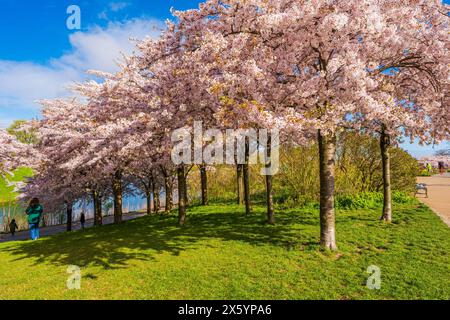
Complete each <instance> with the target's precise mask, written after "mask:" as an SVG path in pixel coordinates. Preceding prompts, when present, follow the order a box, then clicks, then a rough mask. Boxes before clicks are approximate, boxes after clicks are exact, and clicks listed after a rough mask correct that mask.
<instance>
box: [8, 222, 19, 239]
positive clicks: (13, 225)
mask: <svg viewBox="0 0 450 320" xmlns="http://www.w3.org/2000/svg"><path fill="white" fill-rule="evenodd" d="M16 229H17V230H18V229H19V226H18V225H17V223H16V219H12V220H11V223H10V224H9V232H11V236H13V237H14V234H15V233H16Z"/></svg>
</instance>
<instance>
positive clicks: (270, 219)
mask: <svg viewBox="0 0 450 320" xmlns="http://www.w3.org/2000/svg"><path fill="white" fill-rule="evenodd" d="M266 148H267V151H266V154H267V159H266V169H269V168H270V166H271V164H270V162H269V159H270V157H271V153H272V139H271V136H270V135H268V139H267V145H266ZM272 180H273V176H272V175H271V174H268V172H266V202H267V223H269V224H275V211H274V206H273V189H272Z"/></svg>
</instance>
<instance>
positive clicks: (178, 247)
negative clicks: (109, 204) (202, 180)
mask: <svg viewBox="0 0 450 320" xmlns="http://www.w3.org/2000/svg"><path fill="white" fill-rule="evenodd" d="M219 212H220V213H203V214H194V215H192V216H190V217H188V222H187V225H185V226H183V227H179V226H177V220H176V217H175V216H173V215H171V216H147V217H143V218H139V219H136V220H132V221H126V222H124V223H123V224H121V225H119V226H114V225H107V226H103V227H100V228H93V229H89V230H85V231H77V232H73V233H72V234H67V233H64V234H58V235H54V236H52V237H48V238H42V239H40V240H38V241H34V242H30V241H27V242H21V243H15V244H14V245H12V246H7V247H6V248H5V249H4V251H6V252H8V253H10V254H11V255H12V256H13V261H18V260H23V259H31V260H32V261H33V263H34V265H40V264H52V265H70V264H74V265H77V266H80V267H86V266H100V267H103V268H104V269H119V268H127V266H128V265H129V264H130V260H145V261H150V260H156V259H157V255H158V254H161V253H169V254H171V255H174V256H177V255H179V254H180V252H182V251H185V250H191V249H195V248H200V247H205V246H210V247H214V246H213V245H212V244H211V243H209V242H208V241H207V240H208V239H218V240H220V241H239V242H245V243H248V244H251V245H257V246H263V245H264V246H267V245H269V246H279V247H283V248H285V249H286V250H289V249H290V248H292V246H293V245H295V244H296V243H297V244H301V245H302V246H305V245H309V246H316V245H318V240H319V239H318V231H319V225H318V218H313V217H311V215H310V214H302V213H291V214H289V215H279V216H278V220H277V224H276V225H275V226H271V225H267V224H265V223H264V222H263V220H262V217H261V214H258V213H255V214H253V215H249V216H243V215H242V214H239V213H235V212H223V209H222V210H219ZM313 219H315V220H316V221H315V226H316V229H317V230H315V229H311V226H309V225H310V224H312V220H313ZM293 224H295V225H296V226H295V228H293V227H292V225H293Z"/></svg>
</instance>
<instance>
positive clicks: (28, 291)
mask: <svg viewBox="0 0 450 320" xmlns="http://www.w3.org/2000/svg"><path fill="white" fill-rule="evenodd" d="M254 209H255V214H254V215H252V216H248V217H245V216H244V215H243V214H242V208H238V207H237V206H233V205H229V206H219V205H217V206H210V207H208V208H193V209H192V210H191V211H190V212H191V213H190V216H189V220H188V225H187V226H185V227H183V228H180V227H177V226H176V217H175V216H170V217H159V216H151V217H144V218H141V219H138V220H134V221H129V222H126V223H124V224H123V225H121V226H104V227H102V228H100V229H97V230H88V231H85V232H74V233H73V234H60V235H56V236H53V237H51V238H44V239H40V240H39V241H37V242H28V241H27V242H17V243H3V244H0V275H1V276H0V288H1V289H0V299H1V298H8V299H9V298H19V299H34V298H41V299H55V298H63V299H66V298H69V299H311V298H315V299H391V298H394V299H449V298H450V279H449V277H448V275H449V274H450V257H449V252H450V229H449V228H447V226H445V225H444V224H443V223H442V222H441V221H440V220H439V218H437V217H436V216H435V215H434V214H433V213H432V212H431V211H430V210H429V209H427V208H426V207H425V206H423V205H420V204H414V205H408V206H406V205H404V206H397V207H396V211H395V218H394V223H392V224H391V225H385V224H381V223H379V222H378V216H379V212H378V211H374V210H359V211H340V212H338V215H337V216H338V217H337V235H338V242H339V243H338V245H339V249H340V251H339V252H337V253H329V252H321V251H320V250H319V248H318V245H317V241H318V234H319V227H318V214H317V211H308V210H305V209H303V210H301V209H298V210H291V211H289V212H286V211H285V212H282V213H278V216H277V219H278V220H277V225H276V226H269V225H265V224H263V223H261V221H262V216H263V214H264V208H263V207H255V208H254ZM69 264H75V265H78V266H80V267H81V268H82V275H83V278H82V283H81V287H82V289H81V290H68V289H66V279H67V277H68V274H67V273H66V269H67V266H68V265H69ZM369 265H377V266H379V267H380V268H381V273H382V274H381V277H382V284H381V290H369V289H367V288H366V286H365V283H366V279H367V277H368V274H367V273H366V270H367V267H368V266H369Z"/></svg>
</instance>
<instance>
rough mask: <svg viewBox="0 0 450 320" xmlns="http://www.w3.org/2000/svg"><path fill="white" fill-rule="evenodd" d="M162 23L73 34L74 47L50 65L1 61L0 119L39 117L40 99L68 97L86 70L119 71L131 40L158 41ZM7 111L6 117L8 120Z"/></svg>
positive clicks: (119, 25)
mask: <svg viewBox="0 0 450 320" xmlns="http://www.w3.org/2000/svg"><path fill="white" fill-rule="evenodd" d="M161 26H162V22H161V21H158V20H151V19H135V20H130V21H127V22H124V23H117V22H116V23H109V25H108V26H107V27H106V28H101V27H98V26H95V27H92V28H90V29H89V30H88V31H87V32H76V33H73V34H72V35H71V36H70V38H69V40H70V44H71V46H72V49H71V51H70V52H67V53H66V54H64V55H63V56H61V57H59V58H53V59H50V61H49V63H48V64H45V65H42V64H36V63H33V62H16V61H7V60H0V117H1V119H2V120H1V121H2V126H4V125H5V119H6V118H7V119H8V120H7V121H8V122H11V120H12V119H15V118H16V117H15V116H14V115H15V114H19V112H18V111H19V110H20V116H18V117H17V118H23V114H24V111H26V110H28V111H29V114H30V116H29V118H31V117H33V116H35V115H36V113H37V110H38V107H39V106H38V105H36V104H35V103H34V101H35V100H37V99H44V98H49V99H51V98H55V97H62V96H65V95H68V94H69V93H68V92H67V91H66V88H67V86H68V85H69V84H71V83H72V82H73V81H81V80H84V79H86V78H87V75H86V73H85V72H86V70H89V69H97V70H102V71H107V72H114V71H116V70H117V65H116V62H115V61H117V60H119V59H120V58H121V54H120V52H123V53H125V54H130V53H132V51H133V50H134V44H133V43H132V42H130V40H129V39H130V38H137V39H143V38H145V37H146V36H150V37H157V36H158V35H159V30H160V28H161ZM5 111H6V116H5Z"/></svg>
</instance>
